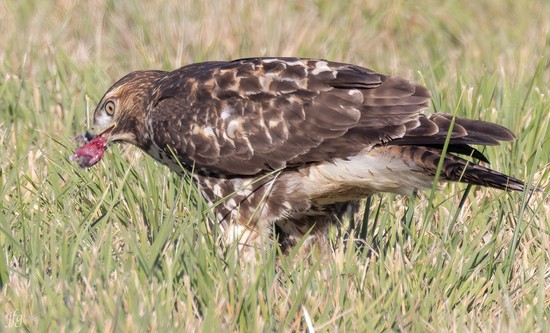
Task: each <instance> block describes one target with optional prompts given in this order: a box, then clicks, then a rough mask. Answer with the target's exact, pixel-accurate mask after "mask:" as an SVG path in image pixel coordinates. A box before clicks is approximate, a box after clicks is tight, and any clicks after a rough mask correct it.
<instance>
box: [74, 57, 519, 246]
mask: <svg viewBox="0 0 550 333" xmlns="http://www.w3.org/2000/svg"><path fill="white" fill-rule="evenodd" d="M429 99H430V93H429V92H428V90H427V89H426V88H425V87H423V86H421V85H419V84H415V83H412V82H410V81H407V80H405V79H402V78H400V77H397V76H386V75H382V74H378V73H376V72H374V71H372V70H369V69H366V68H362V67H359V66H354V65H349V64H342V63H336V62H329V61H325V60H318V59H299V58H252V59H241V60H235V61H231V62H206V63H199V64H192V65H189V66H185V67H182V68H180V69H177V70H175V71H172V72H163V71H138V72H133V73H130V74H128V75H127V76H125V77H124V78H122V79H121V80H120V81H118V82H116V83H115V84H114V85H113V86H112V87H111V88H110V89H109V90H108V91H107V93H106V94H105V96H103V98H102V100H101V102H100V103H99V104H98V106H97V109H96V111H95V114H94V127H95V129H96V131H97V133H100V134H101V135H99V136H97V139H94V140H95V141H94V140H92V141H94V142H93V146H92V144H91V142H90V143H89V144H87V145H85V146H84V147H81V148H79V149H82V150H81V152H80V153H79V152H77V154H76V155H75V158H76V159H78V161H79V163H80V164H81V165H82V166H90V165H91V164H93V163H95V162H96V160H98V159H100V158H101V156H102V153H103V150H104V149H105V147H106V146H107V145H108V144H109V143H111V142H117V141H122V142H128V143H131V144H134V145H136V146H138V147H139V148H141V149H143V150H144V151H145V152H147V153H148V154H149V155H151V156H152V157H153V158H155V159H156V160H158V161H160V162H161V163H163V164H165V165H167V166H168V167H169V168H171V169H172V170H174V171H176V172H179V173H183V172H192V173H193V177H194V178H195V179H196V181H197V184H198V186H199V188H200V190H201V191H202V193H203V195H204V197H205V198H206V200H207V201H208V202H209V203H210V205H214V203H216V202H219V204H218V205H217V206H216V207H215V208H214V210H215V214H214V215H215V221H214V222H216V223H221V225H222V228H224V230H225V235H226V238H227V239H231V240H234V239H238V240H239V242H240V243H242V244H243V245H254V244H256V242H257V240H258V239H260V238H261V237H259V236H261V235H263V234H265V233H266V232H267V230H270V229H271V228H272V227H273V226H276V227H277V230H278V231H279V236H280V238H281V242H282V243H283V244H285V245H286V244H294V243H295V242H296V241H297V240H298V239H299V238H300V237H301V236H302V235H304V234H305V233H307V232H308V231H309V230H310V228H312V227H314V230H313V233H312V234H313V235H318V234H320V233H322V232H323V230H324V229H325V227H326V226H327V225H329V224H330V223H332V221H333V218H334V216H336V215H338V214H340V213H342V212H344V211H346V210H347V209H346V208H347V207H348V205H349V203H350V202H353V201H355V200H356V199H359V198H362V197H365V196H368V195H371V194H373V193H376V192H383V191H387V192H395V193H403V194H409V193H412V191H413V190H414V189H417V188H427V187H430V186H431V183H432V181H433V177H434V175H435V174H436V171H437V167H438V163H439V160H440V158H441V157H442V149H443V147H444V144H445V140H446V138H447V135H448V134H449V131H450V132H451V133H450V142H449V145H448V147H447V152H448V154H447V155H446V156H445V157H444V158H445V160H444V163H443V168H442V172H441V176H440V179H441V180H447V181H461V182H466V183H470V184H476V185H483V186H490V187H494V188H498V189H506V190H516V191H522V190H523V189H524V185H523V183H522V182H521V181H520V180H517V179H515V178H511V177H509V176H506V175H504V174H502V173H499V172H497V171H493V170H490V169H488V168H486V167H485V166H482V165H480V164H477V163H475V162H472V161H468V160H466V159H464V158H461V157H458V156H457V154H461V155H466V156H472V157H474V158H476V159H479V160H481V161H485V162H486V161H487V159H486V158H485V156H483V154H481V153H480V152H479V151H478V150H476V149H475V148H473V147H471V146H470V145H497V144H499V142H500V141H510V140H513V139H514V135H513V134H512V133H511V132H510V131H509V130H508V129H506V128H504V127H502V126H499V125H496V124H492V123H487V122H483V121H478V120H469V119H462V118H456V119H455V122H454V126H453V127H452V129H451V123H452V116H450V115H447V114H430V115H424V114H423V113H422V112H421V111H422V110H423V109H425V108H427V106H428V102H429ZM90 147H91V148H90ZM97 147H100V148H97ZM98 149H99V150H98ZM180 166H183V169H184V170H182V168H181V167H180Z"/></svg>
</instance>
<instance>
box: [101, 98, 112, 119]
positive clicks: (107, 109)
mask: <svg viewBox="0 0 550 333" xmlns="http://www.w3.org/2000/svg"><path fill="white" fill-rule="evenodd" d="M103 108H104V109H105V112H107V114H108V115H109V116H112V115H113V114H115V102H113V101H110V100H109V101H107V102H105V106H103Z"/></svg>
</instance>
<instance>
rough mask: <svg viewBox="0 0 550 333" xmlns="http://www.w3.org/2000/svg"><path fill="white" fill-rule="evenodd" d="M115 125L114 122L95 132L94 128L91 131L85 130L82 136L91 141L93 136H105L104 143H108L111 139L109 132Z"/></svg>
mask: <svg viewBox="0 0 550 333" xmlns="http://www.w3.org/2000/svg"><path fill="white" fill-rule="evenodd" d="M115 127H116V123H115V124H113V125H111V126H109V127H106V128H104V129H101V130H100V131H98V132H96V133H94V132H95V128H93V129H92V132H90V131H86V133H85V134H84V137H85V138H86V140H88V141H92V140H93V139H94V138H96V137H98V136H102V137H106V144H108V143H110V142H111V141H112V140H111V132H112V131H113V129H115Z"/></svg>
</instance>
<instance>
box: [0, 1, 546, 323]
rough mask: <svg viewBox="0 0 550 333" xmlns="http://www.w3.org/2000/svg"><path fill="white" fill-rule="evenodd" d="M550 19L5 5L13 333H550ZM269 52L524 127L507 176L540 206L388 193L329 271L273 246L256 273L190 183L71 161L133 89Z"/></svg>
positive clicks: (386, 8)
mask: <svg viewBox="0 0 550 333" xmlns="http://www.w3.org/2000/svg"><path fill="white" fill-rule="evenodd" d="M548 17H550V4H549V3H548V2H547V1H542V0H540V1H509V0H504V1H501V0H485V1H480V2H475V3H474V2H472V3H468V2H464V1H452V0H451V1H445V2H441V1H435V0H419V1H410V2H409V1H404V0H394V1H387V2H386V1H369V2H363V1H359V0H357V1H348V2H337V1H323V0H318V1H308V0H304V1H288V2H279V1H257V2H249V1H240V2H233V1H229V0H221V1H217V2H216V3H215V4H214V3H213V2H211V3H208V2H197V1H190V0H184V1H171V2H166V1H164V2H163V1H149V2H147V3H146V4H145V3H143V4H138V3H137V2H130V1H128V2H115V1H68V0H59V1H42V2H35V1H13V0H7V1H4V2H2V3H1V4H0V26H2V35H0V45H2V46H1V48H0V147H1V159H0V198H1V200H0V208H1V209H0V245H1V252H0V331H19V330H22V331H31V332H35V331H195V330H201V331H207V332H211V331H217V332H226V331H247V332H256V331H298V330H300V331H305V330H310V331H313V330H314V331H316V332H332V331H351V332H354V331H357V332H365V331H369V332H376V331H405V332H440V331H450V332H471V331H476V332H477V331H485V332H495V331H498V332H507V331H508V332H537V331H538V332H542V331H545V330H547V327H550V323H549V321H550V319H549V317H550V255H549V253H550V224H549V221H550V219H549V217H550V202H549V192H548V177H549V173H550V166H549V165H550V164H549V161H550V142H549V141H550V131H549V130H548V129H549V121H550V120H549V119H550V117H548V116H549V110H550V90H549V87H550V68H549V67H550V58H549V50H550V37H549V36H550V21H549V20H548V19H547V18H548ZM268 55H283V56H292V55H298V56H303V57H307V56H309V57H325V58H329V59H331V60H337V61H344V62H352V63H357V64H361V65H364V66H367V67H370V68H373V69H375V70H378V71H381V72H385V73H398V74H400V75H402V76H405V77H408V78H410V79H414V80H417V81H420V82H422V83H424V84H425V85H426V86H427V87H428V88H429V89H430V90H431V91H432V94H433V100H432V105H431V109H430V110H428V112H434V111H437V112H447V113H453V112H455V111H456V113H457V115H459V116H464V117H471V118H475V119H484V120H488V121H493V122H497V123H499V124H501V125H504V126H507V127H509V128H510V129H512V130H513V131H514V132H515V133H516V134H517V136H518V139H517V140H516V141H515V142H513V143H510V144H508V143H506V144H504V145H503V146H501V147H496V148H495V147H489V148H486V150H485V152H486V154H487V156H488V157H489V159H490V160H491V161H492V167H494V168H496V169H498V170H501V171H503V172H507V173H509V174H512V175H513V176H515V177H518V178H522V179H525V180H526V181H527V182H528V183H530V184H537V185H538V186H541V187H542V188H543V191H542V193H538V194H535V195H533V196H531V195H530V194H529V193H505V192H500V191H497V190H492V189H485V188H479V187H474V188H471V189H468V190H466V188H467V187H466V186H464V185H458V184H448V185H444V186H441V187H440V189H439V190H438V191H434V192H433V195H432V194H430V192H429V191H427V192H425V193H419V194H418V196H417V197H416V198H403V197H401V196H395V195H387V194H383V195H376V196H374V197H372V198H370V199H369V200H368V201H366V202H364V203H363V205H364V206H366V207H368V209H366V212H365V215H364V216H363V219H362V220H361V218H359V219H358V220H357V221H351V222H353V223H350V221H346V222H345V224H346V225H344V226H342V228H340V229H335V230H333V236H334V237H333V238H332V241H333V243H334V248H335V251H334V253H333V254H332V255H331V258H330V260H329V261H328V262H327V263H321V262H320V261H319V260H316V258H315V257H313V258H292V257H291V258H284V257H283V258H281V257H277V256H276V251H277V249H276V248H273V249H269V250H267V251H266V253H265V254H264V256H263V258H262V260H261V261H260V263H259V264H257V265H251V266H248V265H244V266H243V264H242V263H241V262H240V261H239V260H238V258H237V257H236V256H235V252H234V251H231V249H221V248H219V247H218V246H217V245H216V244H215V243H213V242H212V239H211V237H209V234H208V232H207V230H206V225H205V223H204V222H203V221H204V219H205V214H207V212H206V211H207V209H206V207H205V206H204V204H203V203H202V201H201V200H200V198H199V197H198V195H197V193H196V191H195V190H194V188H193V186H192V185H191V184H190V183H189V182H188V180H185V179H181V178H179V177H177V176H176V175H174V174H171V173H170V172H169V171H168V170H167V169H166V168H164V167H160V166H158V165H157V164H156V163H155V162H154V161H153V160H152V159H150V158H148V157H145V156H143V155H142V154H141V153H140V152H139V151H138V150H137V149H135V148H133V147H122V146H121V147H114V148H113V149H110V150H109V152H107V156H106V158H105V159H104V160H103V162H102V163H100V165H98V166H96V167H94V168H92V169H90V170H81V169H79V168H77V167H76V166H75V165H74V164H72V163H70V162H69V161H68V160H67V157H68V156H69V155H70V154H72V152H73V150H74V148H75V146H76V143H75V142H74V140H73V138H74V136H75V135H76V134H77V133H82V132H83V131H84V130H85V129H86V128H87V126H88V125H89V116H90V113H91V112H92V111H93V108H94V107H95V103H96V102H97V101H98V100H99V99H100V97H101V96H102V94H103V92H104V91H105V90H106V89H107V88H108V87H109V86H110V85H111V84H112V83H113V82H114V81H115V80H116V79H118V78H119V77H120V76H121V75H123V74H125V73H127V72H129V71H132V70H137V69H144V68H158V69H172V68H177V67H179V66H181V65H184V64H188V63H191V62H198V61H203V60H214V59H232V58H238V57H249V56H268ZM468 192H469V193H468ZM353 226H355V227H356V228H353V229H352V230H351V232H349V233H345V232H344V231H345V230H347V229H348V228H350V227H353ZM354 235H355V236H361V237H360V238H354ZM358 244H360V245H361V246H354V245H358ZM317 259H318V258H317ZM277 260H279V264H278V265H276V264H275V262H276V261H277ZM545 327H546V328H545Z"/></svg>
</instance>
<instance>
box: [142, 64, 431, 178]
mask: <svg viewBox="0 0 550 333" xmlns="http://www.w3.org/2000/svg"><path fill="white" fill-rule="evenodd" d="M156 92H157V95H156V96H155V98H154V100H155V101H156V102H155V105H154V108H153V110H152V111H151V112H150V114H149V115H148V117H149V120H148V121H149V123H150V125H151V127H152V128H153V129H156V130H154V131H153V132H154V141H155V143H156V144H157V145H158V146H159V147H160V148H164V147H165V146H166V145H169V144H171V145H175V146H174V147H172V149H174V150H175V151H176V152H177V155H178V157H180V158H181V160H182V162H184V163H185V164H187V165H193V166H194V167H195V168H196V169H198V170H200V169H208V171H209V172H215V173H219V174H223V175H254V174H257V173H260V172H262V171H268V170H273V169H278V168H284V167H287V166H292V165H300V164H304V163H311V162H317V161H324V160H330V159H333V158H338V157H348V156H352V155H355V154H357V153H359V152H360V151H361V150H363V149H365V148H366V147H372V146H374V145H377V144H381V143H384V142H388V141H390V140H393V139H397V138H402V137H403V136H404V135H405V134H406V132H407V130H410V129H415V128H418V127H419V126H420V125H422V124H423V123H422V122H421V121H419V117H420V111H421V110H422V109H424V108H426V106H427V103H428V100H429V96H430V95H429V93H428V91H427V90H426V89H425V88H424V87H422V86H420V85H416V84H414V83H411V82H409V81H406V80H404V79H401V78H398V77H387V76H384V75H381V74H377V73H375V72H373V71H371V70H369V69H365V68H362V67H358V66H353V65H348V64H340V63H335V62H328V61H325V60H311V59H304V60H302V59H298V58H261V59H242V60H236V61H233V62H212V63H202V64H195V65H189V66H186V67H183V68H181V69H179V70H176V71H174V72H171V73H169V74H168V75H166V76H165V77H164V78H163V79H162V80H161V81H160V82H159V83H158V88H157V89H156ZM160 129H162V130H160ZM430 129H431V128H430Z"/></svg>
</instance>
